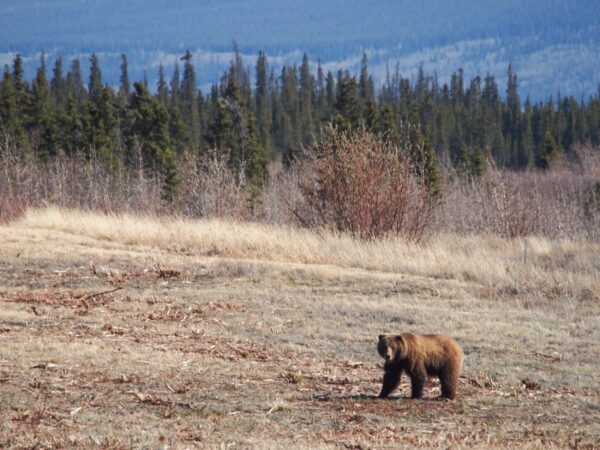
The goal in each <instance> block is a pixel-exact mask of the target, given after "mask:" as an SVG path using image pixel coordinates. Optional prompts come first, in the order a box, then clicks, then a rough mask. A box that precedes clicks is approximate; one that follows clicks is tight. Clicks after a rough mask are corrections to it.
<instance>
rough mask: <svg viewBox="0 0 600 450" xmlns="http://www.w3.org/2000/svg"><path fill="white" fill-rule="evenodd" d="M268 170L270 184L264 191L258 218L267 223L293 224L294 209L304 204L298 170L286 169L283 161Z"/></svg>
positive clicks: (271, 164) (270, 165)
mask: <svg viewBox="0 0 600 450" xmlns="http://www.w3.org/2000/svg"><path fill="white" fill-rule="evenodd" d="M268 170H269V183H267V185H266V186H265V187H264V189H263V192H262V195H261V201H260V207H259V209H258V211H257V212H256V218H258V219H260V220H261V221H264V222H266V223H275V224H287V225H290V224H293V223H294V222H295V220H296V218H295V216H294V214H293V208H294V206H295V205H298V204H300V203H301V202H302V192H301V191H300V183H299V181H298V170H296V169H295V168H292V169H291V170H288V169H286V167H285V166H284V165H283V164H282V163H281V161H274V162H271V163H270V164H269V166H268Z"/></svg>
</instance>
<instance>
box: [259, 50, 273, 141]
mask: <svg viewBox="0 0 600 450" xmlns="http://www.w3.org/2000/svg"><path fill="white" fill-rule="evenodd" d="M270 97H271V93H270V92H269V80H268V79H267V58H266V56H265V54H264V53H263V52H259V54H258V59H257V61H256V90H255V98H256V122H257V123H256V126H257V129H258V141H259V143H260V145H261V146H262V147H264V148H265V149H267V151H269V150H270V149H271V146H272V144H271V127H272V121H273V112H272V109H271V105H272V103H271V98H270Z"/></svg>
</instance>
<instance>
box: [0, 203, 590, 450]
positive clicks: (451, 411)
mask: <svg viewBox="0 0 600 450" xmlns="http://www.w3.org/2000/svg"><path fill="white" fill-rule="evenodd" d="M0 243H1V245H0V448H4V447H7V448H60V447H67V448H356V449H358V448H399V447H415V446H422V447H426V448H438V447H439V448H449V447H452V448H456V447H461V448H462V447H472V448H498V447H500V448H503V447H506V448H515V447H517V448H544V449H545V448H569V447H572V448H593V447H594V446H598V443H599V442H600V244H598V243H590V242H587V243H586V242H577V241H568V240H564V241H549V240H545V239H542V238H529V239H528V240H526V241H525V240H522V239H521V240H510V241H508V240H502V239H498V238H495V237H489V236H479V237H460V236H448V235H445V236H444V235H443V236H437V237H434V238H433V239H431V240H430V241H428V242H426V243H424V244H421V245H415V244H407V243H405V242H402V241H398V240H392V239H390V240H380V241H373V242H364V241H358V240H353V239H351V238H349V237H344V236H338V235H333V234H327V233H324V234H315V233H312V232H308V231H301V230H295V229H291V228H285V227H274V226H266V225H256V224H236V223H228V222H219V221H200V222H193V221H184V220H176V219H173V220H169V221H165V220H162V221H161V220H158V219H155V218H141V217H138V218H135V217H131V216H100V215H93V214H88V213H76V212H67V211H59V210H56V209H46V210H39V211H29V212H28V213H27V214H26V216H25V217H24V218H22V219H20V220H19V221H18V222H13V223H11V224H8V225H2V226H0ZM394 331H410V332H414V333H419V334H425V333H443V334H448V335H451V336H453V337H455V338H456V339H457V340H458V341H459V342H460V343H461V345H462V346H463V348H464V350H465V354H466V358H465V367H464V371H463V376H462V378H461V380H460V386H459V391H458V398H457V400H456V401H440V400H437V399H436V397H437V396H438V395H439V388H438V384H437V380H432V381H431V382H430V383H429V384H428V386H427V388H426V393H425V398H424V399H423V400H410V399H407V398H406V397H407V395H409V383H408V381H407V380H406V378H403V381H402V384H401V387H400V389H399V391H398V392H397V393H396V394H395V395H394V396H393V397H392V399H391V400H378V399H376V398H375V396H376V395H377V394H378V391H379V389H380V383H381V376H382V369H381V367H382V365H381V363H382V360H381V359H380V358H379V357H378V355H377V351H376V339H377V335H378V334H380V333H382V332H394Z"/></svg>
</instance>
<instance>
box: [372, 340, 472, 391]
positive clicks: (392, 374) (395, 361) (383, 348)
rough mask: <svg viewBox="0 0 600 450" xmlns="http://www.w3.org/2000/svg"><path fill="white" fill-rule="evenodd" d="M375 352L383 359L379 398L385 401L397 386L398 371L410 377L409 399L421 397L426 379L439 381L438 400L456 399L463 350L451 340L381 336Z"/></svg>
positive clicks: (398, 382)
mask: <svg viewBox="0 0 600 450" xmlns="http://www.w3.org/2000/svg"><path fill="white" fill-rule="evenodd" d="M377 351H378V352H379V354H380V355H381V357H383V358H385V365H384V370H385V373H384V375H383V387H382V388H381V393H380V394H379V398H386V397H387V396H388V395H390V393H391V392H392V391H393V390H394V389H396V387H398V385H399V384H400V375H401V374H402V371H405V372H406V373H407V374H408V376H409V377H410V382H411V387H412V395H411V396H412V398H421V397H422V396H423V387H424V386H425V382H426V381H427V376H437V377H438V378H439V379H440V384H441V388H442V395H441V396H442V397H445V398H449V399H454V397H455V396H456V386H457V384H458V377H459V375H460V370H461V367H462V361H463V351H462V349H461V348H460V346H459V345H458V343H457V342H456V341H455V340H454V339H452V338H450V337H447V336H441V335H437V334H433V335H431V334H430V335H423V336H416V335H414V334H411V333H402V334H398V335H394V334H382V335H380V336H379V343H378V344H377Z"/></svg>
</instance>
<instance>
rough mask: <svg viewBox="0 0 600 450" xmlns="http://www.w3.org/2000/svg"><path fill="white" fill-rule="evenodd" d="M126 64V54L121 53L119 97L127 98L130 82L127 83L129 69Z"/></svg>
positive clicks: (129, 93) (129, 91)
mask: <svg viewBox="0 0 600 450" xmlns="http://www.w3.org/2000/svg"><path fill="white" fill-rule="evenodd" d="M127 67H128V65H127V56H126V55H125V54H122V55H121V78H120V80H121V85H120V86H119V97H121V98H123V99H125V100H129V96H130V95H131V84H130V83H129V71H128V68H127Z"/></svg>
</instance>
